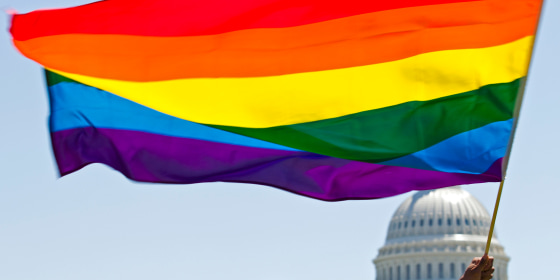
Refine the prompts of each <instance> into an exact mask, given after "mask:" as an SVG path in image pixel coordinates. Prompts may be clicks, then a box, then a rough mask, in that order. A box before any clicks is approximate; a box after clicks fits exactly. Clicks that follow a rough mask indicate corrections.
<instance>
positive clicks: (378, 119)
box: [11, 0, 542, 201]
mask: <svg viewBox="0 0 560 280" xmlns="http://www.w3.org/2000/svg"><path fill="white" fill-rule="evenodd" d="M541 4H542V3H541V1H540V0H513V1H512V0H508V1H506V0H480V1H469V0H463V1H458V0H399V1H362V0H350V2H348V1H346V2H344V3H340V2H334V1H326V2H325V1H317V0H299V1H293V0H252V1H250V0H240V1H224V0H211V1H204V2H200V1H181V0H144V1H135V2H132V1H127V0H109V1H102V2H96V3H92V4H88V5H84V6H78V7H73V8H67V9H56V10H42V11H35V12H31V13H28V14H22V15H15V16H14V17H13V19H12V27H11V33H12V36H13V42H14V45H15V46H16V47H17V48H18V50H20V51H21V53H22V54H24V55H25V56H27V57H29V58H30V59H33V60H35V61H37V62H38V63H40V64H42V65H43V66H44V67H45V68H46V77H47V86H48V91H49V96H50V103H51V117H50V129H51V138H52V145H53V149H54V154H55V157H56V160H57V163H58V167H59V170H60V173H61V174H62V175H66V174H69V173H72V172H74V171H76V170H79V169H80V168H82V167H84V166H86V165H88V164H91V163H103V164H106V165H108V166H111V167H112V168H114V169H116V170H118V171H119V172H121V173H122V174H124V175H125V176H127V177H128V178H130V179H132V180H136V181H144V182H162V183H178V184H181V183H198V182H214V181H224V182H245V183H254V184H262V185H268V186H273V187H277V188H280V189H283V190H286V191H290V192H293V193H297V194H300V195H305V196H308V197H312V198H317V199H321V200H329V201H336V200H346V199H371V198H381V197H387V196H391V195H396V194H400V193H403V192H407V191H410V190H423V189H433V188H439V187H446V186H452V185H458V184H471V183H481V182H497V181H500V180H501V179H502V161H503V158H504V157H505V156H507V155H506V153H507V150H508V144H509V141H510V140H509V139H510V136H511V134H512V131H513V123H514V119H513V117H514V113H515V111H516V110H517V109H518V108H516V104H517V101H518V98H519V95H520V91H521V90H522V87H523V84H524V80H525V79H526V76H527V71H528V65H529V61H530V56H531V51H532V45H533V41H534V36H535V33H536V26H537V23H538V17H539V13H540V6H541Z"/></svg>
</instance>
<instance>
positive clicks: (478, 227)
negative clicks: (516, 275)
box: [387, 187, 497, 244]
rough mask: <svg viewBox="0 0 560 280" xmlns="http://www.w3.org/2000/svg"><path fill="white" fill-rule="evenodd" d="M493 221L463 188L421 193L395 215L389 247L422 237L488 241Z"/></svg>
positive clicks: (405, 203)
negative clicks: (450, 237) (460, 237)
mask: <svg viewBox="0 0 560 280" xmlns="http://www.w3.org/2000/svg"><path fill="white" fill-rule="evenodd" d="M490 221H491V218H490V215H489V214H488V212H487V211H486V209H485V208H484V206H482V204H481V203H480V202H479V201H478V200H477V199H476V198H475V197H474V196H472V195H471V194H470V193H469V192H467V191H465V190H463V189H461V188H460V187H450V188H443V189H438V190H431V191H420V192H417V193H416V194H414V195H413V196H411V197H409V198H408V199H406V200H405V201H404V202H403V203H402V204H401V205H400V206H399V208H397V211H395V214H393V217H392V218H391V223H389V230H388V232H387V244H390V243H394V242H397V243H398V242H402V241H406V239H407V237H412V239H414V240H419V237H420V236H426V237H428V236H432V235H456V234H462V235H473V236H470V237H469V238H470V239H472V240H477V241H485V240H486V238H487V234H488V230H489V226H490ZM494 238H496V235H495V234H494ZM494 240H495V241H496V242H497V240H496V239H494Z"/></svg>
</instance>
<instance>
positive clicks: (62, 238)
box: [0, 0, 560, 280]
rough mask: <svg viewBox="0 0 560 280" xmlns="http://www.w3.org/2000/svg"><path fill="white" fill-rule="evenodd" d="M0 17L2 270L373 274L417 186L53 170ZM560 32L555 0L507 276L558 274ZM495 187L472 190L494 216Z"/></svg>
mask: <svg viewBox="0 0 560 280" xmlns="http://www.w3.org/2000/svg"><path fill="white" fill-rule="evenodd" d="M87 2H88V1H71V0H42V1H39V0H0V9H4V10H7V9H10V8H14V9H16V10H17V11H18V12H28V11H31V10H35V9H41V8H53V7H65V6H75V5H79V4H84V3H87ZM1 17H3V19H2V20H0V29H1V30H2V31H1V32H0V81H1V83H0V96H1V100H2V102H0V127H2V134H1V136H2V137H0V158H2V160H1V161H0V174H1V175H2V180H1V181H0V279H10V280H20V279H33V280H35V279H41V280H50V279H53V280H54V279H56V280H65V279H72V280H75V279H80V280H89V279H104V280H109V279H135V280H142V279H170V280H171V279H197V280H216V279H229V280H232V279H235V280H237V279H239V280H241V279H243V280H252V279H259V280H262V279H266V280H269V279H270V280H276V279H291V280H299V279H302V280H303V279H306V280H319V279H320V280H342V279H345V280H346V279H374V276H375V271H374V267H373V264H372V262H371V260H372V259H373V258H374V257H375V256H376V254H377V249H378V248H379V247H381V246H382V244H383V242H384V239H385V234H386V231H387V225H388V221H389V218H390V217H391V215H392V213H393V212H394V211H395V210H396V208H397V206H398V205H399V204H400V203H401V202H402V201H403V200H404V198H405V197H407V196H408V195H410V194H404V195H401V196H397V197H392V198H387V199H381V200H370V201H347V202H337V203H328V202H322V201H316V200H312V199H309V198H304V197H299V196H296V195H293V194H290V193H287V192H283V191H280V190H276V189H273V188H268V187H263V186H257V185H248V184H226V183H209V184H195V185H161V184H139V183H134V182H131V181H129V180H127V179H125V178H124V177H123V176H122V175H120V174H119V173H117V172H115V171H113V170H111V169H109V168H107V167H104V166H101V165H92V166H89V167H87V168H85V169H83V170H81V171H79V172H76V173H74V174H71V175H69V176H66V177H64V178H58V175H57V171H56V167H55V165H54V160H53V156H52V152H51V150H50V142H49V134H48V131H47V116H48V104H47V97H46V91H45V86H44V81H43V76H42V71H41V68H40V66H39V65H37V64H36V63H34V62H32V61H30V60H28V59H26V58H24V57H23V56H21V55H19V53H17V52H16V51H15V50H14V48H13V47H12V44H11V42H10V36H9V34H8V32H7V29H8V16H7V15H2V16H1ZM559 28H560V1H556V0H549V1H547V2H546V3H545V9H544V13H543V17H542V21H541V26H540V30H539V36H538V38H537V44H536V49H535V53H534V59H533V63H532V66H531V71H530V75H529V83H528V87H527V91H526V95H525V100H524V104H523V107H522V111H521V118H520V121H519V126H518V130H517V134H516V138H515V143H514V146H513V152H512V155H511V160H510V165H509V169H508V177H507V181H506V184H505V189H504V194H503V197H502V202H501V206H500V212H499V215H498V221H497V231H498V236H499V239H500V241H501V242H502V244H503V245H504V246H505V248H506V252H507V253H508V254H509V255H510V256H511V257H512V260H511V262H510V266H509V278H510V279H511V280H516V279H545V278H552V277H557V274H558V273H557V270H556V267H557V253H558V252H559V251H560V242H558V238H557V236H558V231H560V227H559V225H558V222H557V218H556V217H555V216H554V215H555V214H559V213H560V203H558V197H559V196H560V188H559V187H558V175H557V174H558V173H557V172H558V171H557V169H558V167H559V164H558V159H559V158H560V146H559V143H560V133H559V132H558V128H560V124H559V121H560V117H559V116H558V115H557V114H556V113H558V108H559V107H560V94H559V90H558V87H557V82H558V80H559V79H560V74H559V73H560V71H559V70H558V66H559V65H560V52H559V50H560V35H559V34H560V33H559V32H558V29H559ZM497 187H498V186H497V184H481V185H472V186H467V187H465V189H467V190H469V191H470V192H471V193H473V194H474V195H475V196H476V197H477V198H478V199H479V200H480V201H481V202H482V203H483V204H484V205H485V206H486V208H487V209H489V211H491V210H492V208H493V205H494V200H495V196H496V192H497ZM557 230H558V231H557Z"/></svg>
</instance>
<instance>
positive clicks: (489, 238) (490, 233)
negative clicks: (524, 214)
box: [484, 177, 506, 255]
mask: <svg viewBox="0 0 560 280" xmlns="http://www.w3.org/2000/svg"><path fill="white" fill-rule="evenodd" d="M505 180H506V178H505V177H504V178H503V179H502V181H501V182H500V188H499V189H498V196H497V197H496V205H495V206H494V214H492V222H490V230H489V231H488V240H487V241H486V250H484V255H488V252H489V251H490V243H491V242H492V236H493V235H494V224H495V223H496V216H497V215H498V206H500V198H501V197H502V189H503V188H504V181H505Z"/></svg>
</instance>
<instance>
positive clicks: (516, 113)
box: [484, 0, 545, 255]
mask: <svg viewBox="0 0 560 280" xmlns="http://www.w3.org/2000/svg"><path fill="white" fill-rule="evenodd" d="M544 2H545V0H543V1H541V6H540V8H539V17H538V18H539V21H540V20H541V16H542V10H543V7H544ZM539 26H540V24H537V32H535V36H533V41H532V42H531V53H530V55H529V67H527V74H528V72H529V69H530V68H531V64H532V63H533V51H534V49H535V40H536V38H537V33H538V27H539ZM526 85H527V78H525V79H523V81H522V83H521V88H520V91H519V95H518V96H517V100H516V104H515V110H514V111H513V126H512V130H511V135H510V137H509V143H508V147H507V150H506V155H505V156H504V160H503V162H502V181H501V182H500V187H499V189H498V196H497V197H496V204H495V205H494V213H493V214H492V221H491V222H490V229H489V231H488V240H487V241H486V249H485V250H484V255H488V252H489V251H490V244H491V243H492V235H494V225H495V223H496V216H497V215H498V207H499V206H500V199H501V197H502V190H503V188H504V181H505V180H506V171H507V166H508V163H509V157H510V154H511V148H512V146H513V138H514V137H515V131H516V129H517V122H518V120H519V112H520V111H521V103H522V102H523V97H524V95H525V87H526Z"/></svg>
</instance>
